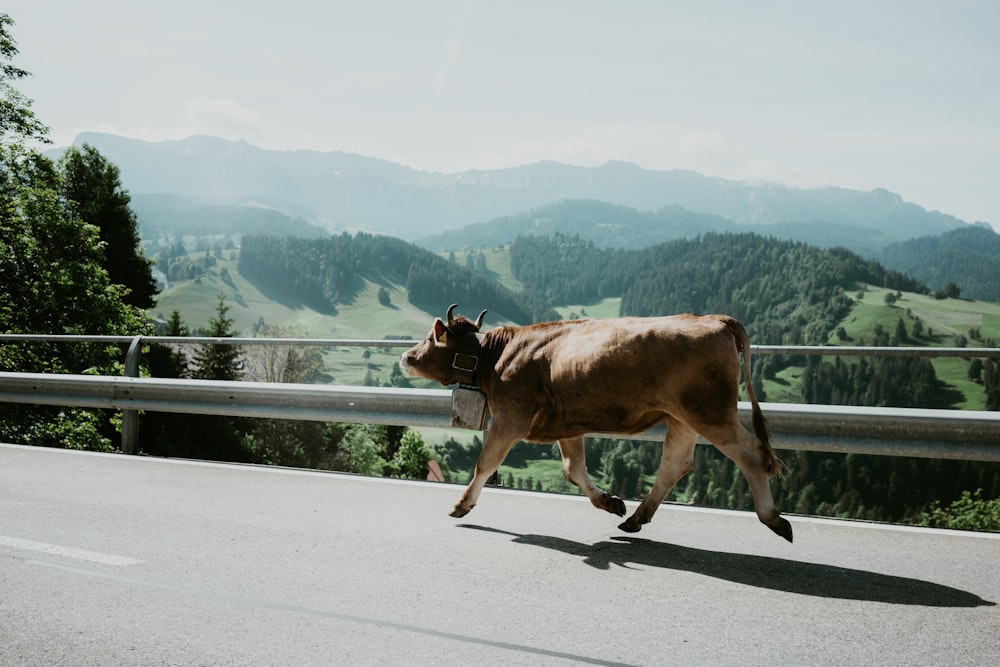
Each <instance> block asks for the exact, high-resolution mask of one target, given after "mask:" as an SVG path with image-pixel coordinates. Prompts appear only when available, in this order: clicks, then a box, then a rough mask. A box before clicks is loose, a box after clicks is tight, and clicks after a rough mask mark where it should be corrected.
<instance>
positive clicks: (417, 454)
mask: <svg viewBox="0 0 1000 667" xmlns="http://www.w3.org/2000/svg"><path fill="white" fill-rule="evenodd" d="M433 458H436V457H435V456H434V454H433V453H432V452H431V450H430V449H428V448H427V445H426V444H424V439H423V438H421V437H420V434H419V433H417V432H415V431H410V430H407V431H406V433H404V434H403V437H402V439H401V441H400V444H399V450H398V451H397V452H396V454H395V456H393V457H392V461H391V463H392V471H393V473H394V474H396V475H399V476H400V477H405V478H408V479H426V478H427V464H428V462H429V461H430V460H431V459H433Z"/></svg>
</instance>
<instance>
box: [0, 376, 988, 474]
mask: <svg viewBox="0 0 1000 667" xmlns="http://www.w3.org/2000/svg"><path fill="white" fill-rule="evenodd" d="M0 401H2V402H12V403H30V404H44V405H76V406H80V407H90V408H103V409H110V410H123V411H126V412H132V413H135V412H136V411H138V410H150V411H158V412H182V413H196V414H218V415H229V416H239V417H258V418H276V419H306V420H314V421H343V422H353V423H369V424H399V425H405V426H414V427H441V428H446V427H449V426H450V425H451V391H449V390H446V389H392V388H384V387H345V386H336V385H310V384H278V383H268V382H228V381H211V380H174V379H162V378H133V377H110V376H95V375H53V374H44V373H0ZM761 407H762V409H763V410H764V413H765V414H766V415H767V417H768V419H769V420H770V423H771V430H772V433H773V434H774V436H773V443H774V446H775V447H776V448H778V449H801V450H808V451H829V452H842V453H856V454H881V455H890V456H916V457H923V458H937V459H961V460H974V461H994V462H1000V413H997V412H978V411H961V410H924V409H913V408H859V407H848V406H830V405H792V404H782V403H763V404H762V406H761ZM739 410H740V413H741V416H743V417H745V418H749V413H750V406H749V404H748V403H742V402H741V403H740V404H739ZM133 434H134V432H133ZM124 435H125V433H124V430H123V443H122V449H123V451H125V452H126V453H134V452H135V441H132V442H127V441H126V440H125V439H124ZM602 435H604V434H602ZM664 435H665V429H664V427H662V426H661V427H657V428H653V429H650V430H649V431H646V432H645V433H642V434H638V435H632V436H622V437H628V438H629V439H633V440H653V441H662V439H663V437H664ZM612 436H613V434H612Z"/></svg>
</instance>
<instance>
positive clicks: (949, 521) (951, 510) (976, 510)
mask: <svg viewBox="0 0 1000 667" xmlns="http://www.w3.org/2000/svg"><path fill="white" fill-rule="evenodd" d="M920 523H921V525H924V526H931V527H934V528H953V529H955V530H983V531H1000V498H994V499H992V500H985V499H984V498H983V490H982V489H976V492H975V493H974V494H972V493H969V492H968V491H965V492H963V493H962V497H961V498H959V499H958V500H955V501H954V502H952V503H951V504H950V505H948V507H942V506H941V503H939V502H937V501H934V503H932V504H931V506H930V507H929V508H928V510H927V511H926V512H924V513H923V514H922V515H921V522H920Z"/></svg>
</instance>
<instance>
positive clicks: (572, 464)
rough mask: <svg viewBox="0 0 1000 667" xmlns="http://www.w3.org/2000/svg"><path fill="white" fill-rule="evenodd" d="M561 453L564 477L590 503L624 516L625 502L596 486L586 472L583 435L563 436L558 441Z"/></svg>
mask: <svg viewBox="0 0 1000 667" xmlns="http://www.w3.org/2000/svg"><path fill="white" fill-rule="evenodd" d="M559 452H560V453H561V454H562V464H563V472H564V473H565V474H566V479H568V480H569V481H571V482H573V483H574V484H576V485H577V486H578V487H580V490H581V491H583V492H584V493H586V494H587V497H588V498H590V502H591V504H592V505H593V506H594V507H596V508H597V509H602V510H606V511H608V512H611V513H612V514H617V515H618V516H625V502H624V501H623V500H622V499H621V498H619V497H618V496H613V495H611V494H610V493H606V492H604V491H602V490H601V489H600V488H598V487H597V486H596V485H595V484H594V482H593V481H592V480H591V479H590V475H588V474H587V456H586V454H585V452H584V449H583V436H582V435H581V436H577V437H575V438H564V439H563V440H560V441H559Z"/></svg>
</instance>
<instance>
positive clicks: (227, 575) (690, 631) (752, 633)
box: [0, 445, 1000, 666]
mask: <svg viewBox="0 0 1000 667" xmlns="http://www.w3.org/2000/svg"><path fill="white" fill-rule="evenodd" d="M460 491H461V490H460V488H459V487H457V486H453V485H444V484H433V483H423V482H404V481H392V480H381V479H371V478H363V477H355V476H350V475H340V474H329V473H316V472H306V471H295V470H284V469H274V468H260V467H249V466H236V465H224V464H223V465H220V464H211V463H200V462H188V461H176V460H163V459H154V458H147V457H130V456H124V455H103V454H91V453H81V452H71V451H64V450H48V449H36V448H27V447H19V446H11V445H0V664H2V665H5V666H16V665H338V664H344V665H471V664H503V665H508V664H511V665H513V664H516V665H570V664H594V665H698V664H710V665H737V664H739V665H826V664H829V665H862V664H866V665H996V664H1000V607H998V606H997V603H1000V535H976V534H970V533H961V532H946V531H935V530H923V529H906V528H898V527H896V528H894V527H879V526H871V525H867V524H860V523H848V522H836V521H825V520H812V519H805V518H796V517H790V519H791V521H792V523H793V525H794V529H795V543H794V544H788V543H787V542H785V541H784V540H782V539H781V538H779V537H777V536H776V535H774V534H772V533H771V531H770V530H768V529H767V528H766V527H764V526H763V525H761V524H759V523H758V522H757V520H756V518H755V517H754V516H753V515H752V514H746V513H741V512H722V511H710V510H698V509H693V508H685V507H677V506H664V507H663V508H661V510H660V511H659V513H658V514H657V515H656V517H655V518H654V521H653V523H651V524H649V525H647V526H646V527H644V528H643V530H642V532H640V533H638V534H637V535H626V534H624V533H620V532H619V531H618V530H617V529H616V528H615V526H616V525H617V523H618V522H619V521H618V519H617V517H614V516H612V515H609V514H606V513H604V512H600V511H598V510H595V509H593V508H592V507H591V506H590V505H589V503H587V501H586V500H585V499H582V498H578V497H570V496H557V495H547V494H536V493H526V492H519V491H512V490H504V489H495V490H491V489H488V490H487V491H486V492H485V493H484V494H483V496H482V498H481V499H480V502H479V505H478V506H477V507H476V509H475V510H473V512H472V513H471V514H469V515H468V516H467V517H465V518H463V519H459V520H455V519H452V518H450V517H449V516H448V511H449V510H450V508H451V505H452V504H453V503H454V502H455V501H456V500H457V499H458V496H459V495H460ZM633 507H634V504H631V503H630V508H629V509H630V511H631V509H632V508H633Z"/></svg>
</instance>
